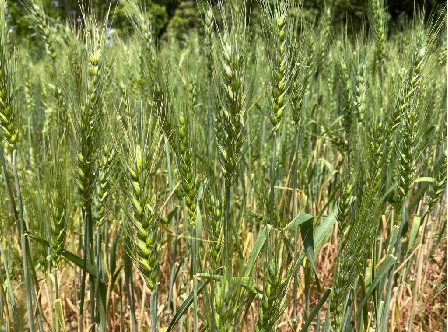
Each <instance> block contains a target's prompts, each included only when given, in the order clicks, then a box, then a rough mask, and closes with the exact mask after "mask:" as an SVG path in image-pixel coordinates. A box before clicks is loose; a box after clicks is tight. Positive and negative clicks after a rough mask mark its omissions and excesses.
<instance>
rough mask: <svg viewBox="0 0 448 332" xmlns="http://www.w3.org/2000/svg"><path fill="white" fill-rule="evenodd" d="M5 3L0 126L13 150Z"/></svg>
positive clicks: (1, 8)
mask: <svg viewBox="0 0 448 332" xmlns="http://www.w3.org/2000/svg"><path fill="white" fill-rule="evenodd" d="M5 11H6V1H1V2H0V126H1V129H2V132H3V136H4V137H5V138H6V141H7V142H8V144H9V146H10V147H11V148H12V149H15V146H16V143H17V138H18V130H17V126H16V123H15V117H14V111H13V109H14V104H13V84H14V82H13V81H14V78H13V72H14V71H13V70H14V63H13V61H12V59H13V57H12V56H11V53H10V51H11V49H10V45H9V40H8V26H7V24H6V17H5V14H6V13H5Z"/></svg>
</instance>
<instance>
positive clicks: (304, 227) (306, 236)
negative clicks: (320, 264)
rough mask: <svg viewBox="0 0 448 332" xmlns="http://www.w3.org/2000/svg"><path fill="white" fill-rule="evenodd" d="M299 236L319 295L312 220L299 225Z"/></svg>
mask: <svg viewBox="0 0 448 332" xmlns="http://www.w3.org/2000/svg"><path fill="white" fill-rule="evenodd" d="M300 235H301V236H302V241H303V246H304V248H305V253H306V256H307V257H308V260H309V262H310V264H311V267H312V268H313V272H314V277H315V278H316V282H317V291H318V292H319V293H320V292H321V288H320V283H319V278H318V277H317V270H316V264H315V261H314V226H313V218H311V219H308V220H306V221H305V222H304V223H302V224H300Z"/></svg>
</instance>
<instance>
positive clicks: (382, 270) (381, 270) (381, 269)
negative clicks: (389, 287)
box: [356, 255, 397, 319]
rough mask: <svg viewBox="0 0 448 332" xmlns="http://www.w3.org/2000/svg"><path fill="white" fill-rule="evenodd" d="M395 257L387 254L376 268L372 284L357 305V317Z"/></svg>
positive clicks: (394, 260) (394, 261)
mask: <svg viewBox="0 0 448 332" xmlns="http://www.w3.org/2000/svg"><path fill="white" fill-rule="evenodd" d="M396 261H397V258H396V257H395V256H392V255H389V256H387V257H386V259H385V260H384V262H383V263H382V264H381V266H380V267H379V268H378V271H377V272H376V274H375V279H373V281H372V284H371V285H370V287H369V289H368V290H367V292H366V295H365V296H364V298H363V299H362V301H361V303H360V304H359V306H358V308H359V309H358V311H357V313H356V317H357V319H359V315H360V314H361V312H362V310H363V307H364V305H365V304H366V303H367V301H368V300H369V298H370V295H372V293H373V292H374V291H375V289H376V286H377V285H378V284H379V282H380V281H381V279H382V278H383V277H384V276H385V275H386V274H387V272H389V270H390V269H391V268H392V266H394V264H395V263H396Z"/></svg>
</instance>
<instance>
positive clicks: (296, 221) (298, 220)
mask: <svg viewBox="0 0 448 332" xmlns="http://www.w3.org/2000/svg"><path fill="white" fill-rule="evenodd" d="M311 218H313V216H311V215H309V214H307V213H305V212H303V211H300V212H299V214H298V215H297V216H295V218H294V219H293V220H292V221H291V222H290V223H289V224H288V225H286V227H285V228H283V232H284V231H286V230H289V229H291V228H292V229H294V228H296V227H297V226H299V225H301V224H303V223H304V222H305V221H307V220H310V219H311Z"/></svg>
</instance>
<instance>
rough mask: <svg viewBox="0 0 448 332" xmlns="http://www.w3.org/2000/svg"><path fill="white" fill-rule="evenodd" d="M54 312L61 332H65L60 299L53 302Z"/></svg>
mask: <svg viewBox="0 0 448 332" xmlns="http://www.w3.org/2000/svg"><path fill="white" fill-rule="evenodd" d="M54 311H55V312H56V318H57V320H58V323H59V327H60V328H61V331H62V332H65V331H66V330H65V319H64V311H63V310H62V303H61V299H57V300H55V301H54Z"/></svg>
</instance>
